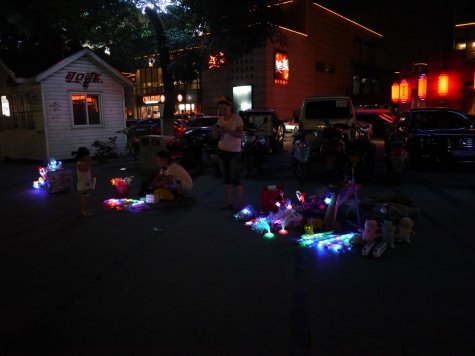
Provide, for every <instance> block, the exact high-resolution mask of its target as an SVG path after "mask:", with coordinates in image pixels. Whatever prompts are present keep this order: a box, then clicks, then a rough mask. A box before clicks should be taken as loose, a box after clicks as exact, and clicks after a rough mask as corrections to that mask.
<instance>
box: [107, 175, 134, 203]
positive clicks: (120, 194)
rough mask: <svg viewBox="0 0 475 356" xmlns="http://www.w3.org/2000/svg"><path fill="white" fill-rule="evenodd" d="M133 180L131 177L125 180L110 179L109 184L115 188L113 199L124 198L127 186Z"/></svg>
mask: <svg viewBox="0 0 475 356" xmlns="http://www.w3.org/2000/svg"><path fill="white" fill-rule="evenodd" d="M133 179H134V177H133V176H130V177H125V178H112V179H111V184H112V185H113V186H114V187H115V197H116V198H118V199H121V198H126V197H127V194H128V187H129V184H130V183H131V182H132V180H133Z"/></svg>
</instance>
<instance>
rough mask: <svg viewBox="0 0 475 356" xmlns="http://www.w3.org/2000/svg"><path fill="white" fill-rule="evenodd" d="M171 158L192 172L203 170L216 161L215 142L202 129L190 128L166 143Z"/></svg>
mask: <svg viewBox="0 0 475 356" xmlns="http://www.w3.org/2000/svg"><path fill="white" fill-rule="evenodd" d="M167 149H168V151H169V152H170V153H171V156H172V159H173V160H174V161H176V162H178V163H180V164H181V165H182V166H183V167H184V168H186V169H187V170H188V171H190V172H192V173H202V172H203V170H204V169H205V168H206V167H208V166H211V165H212V163H213V162H217V144H216V143H213V142H212V140H211V139H210V137H209V132H208V131H207V130H202V129H199V128H198V129H190V130H187V131H185V133H184V134H183V135H182V136H181V137H179V138H175V139H174V140H172V141H170V142H168V143H167Z"/></svg>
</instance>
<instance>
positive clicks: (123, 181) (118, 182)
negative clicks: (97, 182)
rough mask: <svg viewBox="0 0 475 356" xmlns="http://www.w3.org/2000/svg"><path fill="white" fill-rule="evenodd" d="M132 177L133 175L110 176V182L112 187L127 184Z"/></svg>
mask: <svg viewBox="0 0 475 356" xmlns="http://www.w3.org/2000/svg"><path fill="white" fill-rule="evenodd" d="M133 179H134V177H133V176H130V177H125V178H112V179H111V183H112V185H113V186H114V187H118V186H121V185H122V186H123V185H129V184H130V183H131V182H132V180H133Z"/></svg>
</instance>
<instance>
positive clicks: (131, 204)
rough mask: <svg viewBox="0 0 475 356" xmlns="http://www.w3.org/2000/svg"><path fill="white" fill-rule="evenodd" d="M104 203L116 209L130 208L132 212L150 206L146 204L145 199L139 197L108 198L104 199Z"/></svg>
mask: <svg viewBox="0 0 475 356" xmlns="http://www.w3.org/2000/svg"><path fill="white" fill-rule="evenodd" d="M104 204H105V205H107V206H108V207H109V208H111V209H114V210H116V211H121V210H128V211H132V212H138V211H142V210H147V209H149V208H150V207H149V206H148V205H147V204H145V202H144V201H143V200H137V199H126V198H122V199H115V198H112V199H107V200H104Z"/></svg>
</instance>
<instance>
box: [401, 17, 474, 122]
mask: <svg viewBox="0 0 475 356" xmlns="http://www.w3.org/2000/svg"><path fill="white" fill-rule="evenodd" d="M396 88H399V90H397V89H396ZM393 101H394V102H395V103H397V105H398V110H399V111H403V110H408V109H411V108H418V107H434V106H439V107H448V108H452V109H456V110H460V111H463V112H466V113H469V114H472V115H475V22H470V23H461V24H456V25H455V26H454V39H453V49H452V51H447V52H439V53H432V54H431V55H430V56H429V57H428V59H427V62H424V63H409V64H405V65H403V66H402V67H401V70H400V74H399V78H398V80H397V81H396V82H395V83H394V84H393Z"/></svg>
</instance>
